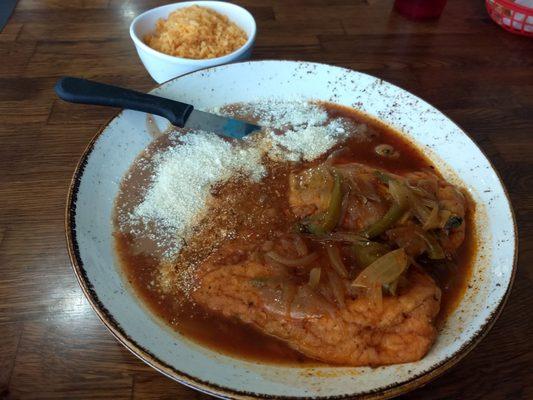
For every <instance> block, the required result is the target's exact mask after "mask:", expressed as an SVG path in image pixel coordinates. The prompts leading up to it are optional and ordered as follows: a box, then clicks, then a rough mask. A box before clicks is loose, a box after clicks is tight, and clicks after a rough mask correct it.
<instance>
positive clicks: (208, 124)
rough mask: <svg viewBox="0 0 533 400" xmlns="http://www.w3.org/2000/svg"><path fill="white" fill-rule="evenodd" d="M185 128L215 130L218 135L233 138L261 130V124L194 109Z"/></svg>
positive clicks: (240, 137) (239, 137)
mask: <svg viewBox="0 0 533 400" xmlns="http://www.w3.org/2000/svg"><path fill="white" fill-rule="evenodd" d="M184 128H189V129H199V130H202V131H207V132H215V133H216V134H217V135H221V136H225V137H229V138H233V139H242V138H243V137H245V136H246V135H249V134H250V133H252V132H255V131H259V130H261V127H260V126H258V125H255V124H251V123H249V122H245V121H239V120H237V119H233V118H227V117H221V116H220V115H216V114H211V113H207V112H203V111H198V110H192V112H191V114H190V115H189V118H187V121H186V122H185V125H184Z"/></svg>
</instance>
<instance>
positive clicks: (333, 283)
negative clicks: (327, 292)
mask: <svg viewBox="0 0 533 400" xmlns="http://www.w3.org/2000/svg"><path fill="white" fill-rule="evenodd" d="M326 274H327V275H328V281H329V286H330V287H331V291H332V292H333V295H334V296H335V300H336V301H337V304H338V305H339V307H344V306H346V302H345V301H344V297H345V295H346V291H345V287H344V283H343V281H342V280H341V278H339V276H338V275H337V274H336V273H335V271H333V270H331V269H326Z"/></svg>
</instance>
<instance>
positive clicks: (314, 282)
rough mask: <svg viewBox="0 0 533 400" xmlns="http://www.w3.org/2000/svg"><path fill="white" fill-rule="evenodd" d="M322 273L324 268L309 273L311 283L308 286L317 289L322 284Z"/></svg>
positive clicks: (314, 269)
mask: <svg viewBox="0 0 533 400" xmlns="http://www.w3.org/2000/svg"><path fill="white" fill-rule="evenodd" d="M321 273H322V268H320V267H315V268H313V269H312V270H311V271H310V272H309V283H308V285H309V286H310V287H311V288H312V289H316V288H317V286H318V284H319V283H320V275H321Z"/></svg>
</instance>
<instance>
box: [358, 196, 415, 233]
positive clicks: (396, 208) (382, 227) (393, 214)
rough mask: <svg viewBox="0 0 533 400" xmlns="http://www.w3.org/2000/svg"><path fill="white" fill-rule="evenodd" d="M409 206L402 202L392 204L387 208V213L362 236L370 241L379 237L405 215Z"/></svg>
mask: <svg viewBox="0 0 533 400" xmlns="http://www.w3.org/2000/svg"><path fill="white" fill-rule="evenodd" d="M408 208H409V204H408V202H407V201H402V202H401V203H396V202H394V203H393V205H392V206H391V207H390V208H389V210H388V211H387V213H386V214H385V215H384V216H383V218H381V219H380V220H379V221H377V222H374V223H373V224H372V225H370V226H369V227H368V228H366V229H365V230H364V231H363V236H365V237H367V238H369V239H372V238H375V237H376V236H379V235H381V234H382V233H383V232H385V231H386V230H387V229H389V228H390V227H391V226H392V225H394V224H395V223H396V222H398V220H399V219H400V218H402V216H403V215H404V214H405V212H406V211H407V209H408Z"/></svg>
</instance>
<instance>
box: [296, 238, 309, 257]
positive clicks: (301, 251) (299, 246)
mask: <svg viewBox="0 0 533 400" xmlns="http://www.w3.org/2000/svg"><path fill="white" fill-rule="evenodd" d="M294 247H295V248H296V253H298V255H299V256H300V257H303V256H305V255H306V254H307V253H308V252H309V250H308V249H307V246H306V244H305V242H304V240H303V239H302V238H301V237H300V235H294Z"/></svg>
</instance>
